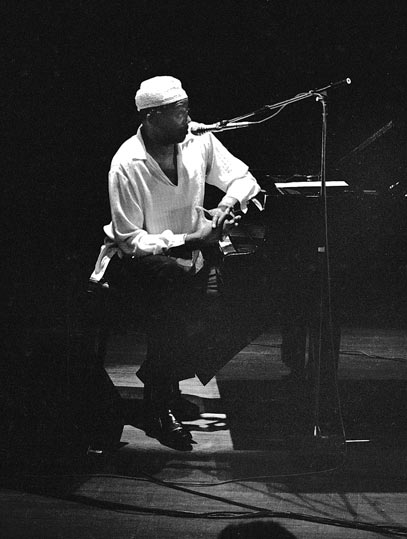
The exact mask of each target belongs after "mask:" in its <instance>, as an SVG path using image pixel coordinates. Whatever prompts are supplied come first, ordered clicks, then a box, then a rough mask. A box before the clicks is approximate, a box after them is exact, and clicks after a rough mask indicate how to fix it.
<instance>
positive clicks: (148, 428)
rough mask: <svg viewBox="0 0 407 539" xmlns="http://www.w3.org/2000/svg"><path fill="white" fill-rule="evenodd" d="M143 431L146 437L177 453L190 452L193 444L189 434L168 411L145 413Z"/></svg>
mask: <svg viewBox="0 0 407 539" xmlns="http://www.w3.org/2000/svg"><path fill="white" fill-rule="evenodd" d="M144 422H145V423H144V431H145V433H146V435H147V436H150V437H151V438H156V439H157V440H158V441H159V442H160V443H161V444H163V445H166V446H168V447H171V448H172V449H176V450H178V451H191V450H192V444H195V443H196V442H194V440H193V439H192V436H191V433H190V432H189V431H188V430H187V429H186V428H185V427H184V425H183V424H182V423H181V422H180V421H177V419H176V418H175V417H174V414H173V413H172V411H171V410H170V409H161V410H160V411H159V412H152V411H147V413H146V414H145V419H144Z"/></svg>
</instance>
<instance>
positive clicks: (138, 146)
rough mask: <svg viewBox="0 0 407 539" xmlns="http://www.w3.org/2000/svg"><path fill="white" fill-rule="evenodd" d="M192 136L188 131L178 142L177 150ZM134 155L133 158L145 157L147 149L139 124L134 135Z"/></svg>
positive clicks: (180, 149)
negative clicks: (183, 138)
mask: <svg viewBox="0 0 407 539" xmlns="http://www.w3.org/2000/svg"><path fill="white" fill-rule="evenodd" d="M193 138H194V135H192V133H190V132H188V134H187V136H186V137H185V140H183V141H182V142H181V143H180V144H178V151H179V152H180V151H182V149H183V148H184V147H185V146H186V145H187V144H188V143H189V142H190V141H191V139H193ZM134 142H135V145H134V156H133V159H135V160H136V159H142V160H144V161H145V160H146V159H147V151H146V146H145V144H144V140H143V135H142V134H141V125H140V126H139V128H138V129H137V133H136V136H135V137H134Z"/></svg>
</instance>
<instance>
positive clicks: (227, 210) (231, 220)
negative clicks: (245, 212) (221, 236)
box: [202, 205, 241, 233]
mask: <svg viewBox="0 0 407 539" xmlns="http://www.w3.org/2000/svg"><path fill="white" fill-rule="evenodd" d="M202 209H203V208H202ZM204 212H205V217H206V218H208V219H209V218H212V228H217V229H221V230H222V231H223V233H227V231H228V230H231V229H232V228H233V227H234V226H237V225H238V224H239V221H240V219H241V216H240V215H235V212H234V210H233V207H232V206H226V205H225V206H218V207H217V208H213V209H211V210H204Z"/></svg>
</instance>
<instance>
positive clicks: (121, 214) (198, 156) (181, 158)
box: [91, 128, 260, 281]
mask: <svg viewBox="0 0 407 539" xmlns="http://www.w3.org/2000/svg"><path fill="white" fill-rule="evenodd" d="M177 174H178V184H177V185H174V184H173V183H172V182H171V181H170V180H169V178H168V177H167V176H166V175H165V174H164V172H163V171H162V170H161V168H160V166H159V165H158V163H157V162H156V161H155V160H154V159H153V157H151V155H149V154H148V153H147V152H146V149H145V145H144V141H143V137H142V134H141V129H140V128H139V129H138V131H137V134H136V135H134V136H133V137H131V138H130V139H128V140H127V141H126V142H124V143H123V144H122V146H121V147H120V148H119V150H118V151H117V153H116V154H115V156H114V157H113V160H112V163H111V168H110V172H109V199H110V207H111V216H112V221H111V222H110V223H109V224H108V225H106V226H105V227H104V231H105V234H106V239H105V243H104V245H103V246H102V248H101V252H100V255H99V258H98V260H97V263H96V267H95V270H94V272H93V273H92V276H91V279H93V280H96V281H99V280H100V279H101V278H102V277H103V274H104V272H105V270H106V267H107V264H108V263H109V261H110V259H111V257H112V256H113V255H114V254H115V253H118V254H119V256H123V255H130V256H135V257H139V256H145V255H147V254H162V253H163V252H165V251H166V250H167V249H170V248H171V247H177V246H179V245H183V244H184V238H185V234H188V233H191V232H195V231H197V230H198V229H199V228H200V227H201V226H202V225H203V222H204V221H205V220H206V218H205V216H204V214H203V212H202V211H200V210H199V209H198V207H202V205H203V201H204V195H205V183H208V184H211V185H214V186H216V187H218V188H219V189H221V190H222V191H224V192H225V196H224V197H223V199H222V201H221V202H223V203H225V204H227V203H228V201H229V199H230V197H233V199H237V200H238V201H239V203H240V207H241V209H242V211H246V208H247V202H248V201H249V200H250V199H251V198H253V197H254V196H256V194H257V193H258V192H259V191H260V186H259V185H258V183H257V182H256V180H255V178H254V177H253V176H252V175H251V173H250V172H249V170H248V167H247V165H245V164H244V163H243V162H242V161H240V160H239V159H237V158H236V157H234V156H233V155H232V154H231V153H230V152H229V151H228V150H227V149H226V148H225V147H224V146H223V144H222V143H221V142H220V141H219V140H218V139H217V138H216V137H215V136H214V135H212V134H211V133H207V134H205V135H201V136H195V135H192V134H188V135H187V137H186V139H185V140H184V141H183V142H181V143H180V144H178V145H177Z"/></svg>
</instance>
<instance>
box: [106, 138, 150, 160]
mask: <svg viewBox="0 0 407 539" xmlns="http://www.w3.org/2000/svg"><path fill="white" fill-rule="evenodd" d="M145 157H146V154H145V149H144V146H143V144H142V142H141V140H140V138H139V136H138V134H136V135H133V136H131V137H130V138H128V139H127V140H125V141H124V142H123V143H122V144H121V146H120V147H119V149H118V150H117V151H116V153H115V154H114V156H113V159H112V166H126V165H127V164H130V163H131V162H133V161H135V160H138V159H145Z"/></svg>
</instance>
